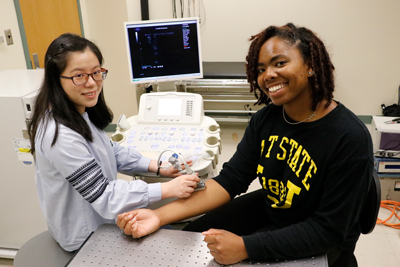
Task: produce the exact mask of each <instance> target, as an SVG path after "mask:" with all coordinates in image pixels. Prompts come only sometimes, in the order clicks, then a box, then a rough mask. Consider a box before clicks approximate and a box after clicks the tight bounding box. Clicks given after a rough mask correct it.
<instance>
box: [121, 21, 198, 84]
mask: <svg viewBox="0 0 400 267" xmlns="http://www.w3.org/2000/svg"><path fill="white" fill-rule="evenodd" d="M124 25H125V37H126V46H127V51H128V59H129V72H130V80H131V83H132V84H138V83H158V82H166V81H169V82H170V81H180V80H185V79H193V78H202V77H203V66H202V60H201V47H200V27H199V20H198V18H183V19H170V20H147V21H137V22H125V23H124Z"/></svg>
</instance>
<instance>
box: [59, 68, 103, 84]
mask: <svg viewBox="0 0 400 267" xmlns="http://www.w3.org/2000/svg"><path fill="white" fill-rule="evenodd" d="M96 72H98V70H97V71H95V72H92V73H79V74H77V75H74V76H71V77H67V76H61V75H60V78H63V79H70V80H72V82H73V83H74V84H75V85H82V84H85V83H87V81H88V80H89V76H92V79H93V80H94V81H97V82H99V81H104V80H105V79H106V78H107V73H108V70H107V69H105V68H101V69H100V72H101V73H102V76H101V77H102V78H103V79H101V80H97V79H95V78H94V76H93V74H95V73H96ZM79 75H86V80H85V82H83V83H79V84H76V83H75V81H74V78H75V77H76V76H79Z"/></svg>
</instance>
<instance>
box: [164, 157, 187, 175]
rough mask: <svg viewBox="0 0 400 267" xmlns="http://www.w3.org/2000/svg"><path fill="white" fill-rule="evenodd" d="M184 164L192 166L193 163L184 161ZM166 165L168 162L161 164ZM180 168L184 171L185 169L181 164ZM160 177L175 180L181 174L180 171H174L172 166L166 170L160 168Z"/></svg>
mask: <svg viewBox="0 0 400 267" xmlns="http://www.w3.org/2000/svg"><path fill="white" fill-rule="evenodd" d="M186 163H187V165H189V166H192V165H193V161H192V160H188V161H186ZM167 164H168V162H166V163H164V164H162V165H161V166H163V165H167ZM181 168H182V170H184V169H185V165H184V164H181ZM160 175H161V176H165V177H173V178H175V177H178V176H181V175H182V173H180V170H178V169H174V166H173V165H172V166H170V167H169V168H168V169H164V168H160Z"/></svg>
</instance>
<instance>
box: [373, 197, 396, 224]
mask: <svg viewBox="0 0 400 267" xmlns="http://www.w3.org/2000/svg"><path fill="white" fill-rule="evenodd" d="M381 208H385V209H388V210H390V211H391V212H392V214H391V215H390V216H389V218H387V219H386V220H381V219H379V218H378V219H377V220H376V224H383V225H386V226H389V227H392V228H395V229H400V223H388V222H387V221H388V220H390V219H391V218H392V217H393V215H394V216H396V217H397V219H399V220H400V216H399V214H397V213H396V211H398V210H400V202H397V201H393V200H382V201H381Z"/></svg>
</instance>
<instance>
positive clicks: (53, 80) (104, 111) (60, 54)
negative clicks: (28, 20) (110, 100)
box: [28, 33, 113, 153]
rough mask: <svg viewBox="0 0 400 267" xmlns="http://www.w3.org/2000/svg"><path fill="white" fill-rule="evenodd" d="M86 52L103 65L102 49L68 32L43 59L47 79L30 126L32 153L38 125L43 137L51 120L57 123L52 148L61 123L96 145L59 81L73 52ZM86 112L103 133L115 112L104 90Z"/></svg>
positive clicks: (57, 40)
mask: <svg viewBox="0 0 400 267" xmlns="http://www.w3.org/2000/svg"><path fill="white" fill-rule="evenodd" d="M86 49H90V50H91V51H92V52H93V53H94V54H95V55H96V57H97V58H98V60H99V63H100V65H102V64H103V56H102V54H101V52H100V49H99V48H98V47H97V46H96V45H95V44H94V43H92V42H91V41H89V40H87V39H85V38H83V37H80V36H79V35H76V34H71V33H66V34H63V35H61V36H59V37H57V38H56V39H55V40H54V41H53V42H52V43H51V44H50V46H49V48H48V49H47V52H46V55H45V60H44V80H43V82H42V85H41V87H40V89H39V92H38V95H37V98H36V101H35V104H34V110H33V114H32V118H31V121H30V122H29V124H28V131H29V135H30V141H31V147H32V153H34V151H35V137H36V135H37V134H38V133H39V132H38V128H39V126H40V125H42V127H41V129H42V130H43V132H42V134H44V131H46V127H47V123H48V121H49V119H50V118H53V119H54V121H55V122H56V130H55V133H54V138H53V142H52V146H53V145H54V144H55V143H56V141H57V137H58V125H59V124H63V125H65V126H66V127H68V128H70V129H71V130H73V131H75V132H77V133H79V134H80V135H82V136H83V137H84V138H85V139H86V140H87V141H89V142H93V136H92V133H91V131H90V128H89V126H88V125H87V123H86V121H85V120H84V119H83V117H82V115H81V114H80V113H79V112H78V110H77V108H76V106H75V105H74V103H73V102H72V101H71V100H70V99H69V98H68V96H67V94H66V93H65V91H64V89H63V87H62V86H61V82H60V75H61V73H62V72H63V71H64V70H65V68H66V67H67V63H68V60H69V58H70V55H71V53H73V52H84V51H85V50H86ZM86 112H87V113H88V115H89V119H90V121H91V122H92V123H93V124H94V125H95V126H96V127H97V128H99V129H101V130H103V129H104V128H105V127H106V126H107V125H108V124H110V123H111V121H112V119H113V113H112V112H111V110H110V109H109V108H108V106H107V105H106V102H105V99H104V93H103V90H102V91H101V93H100V95H99V98H98V101H97V104H96V105H95V106H93V107H90V108H86ZM42 136H43V135H42Z"/></svg>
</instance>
